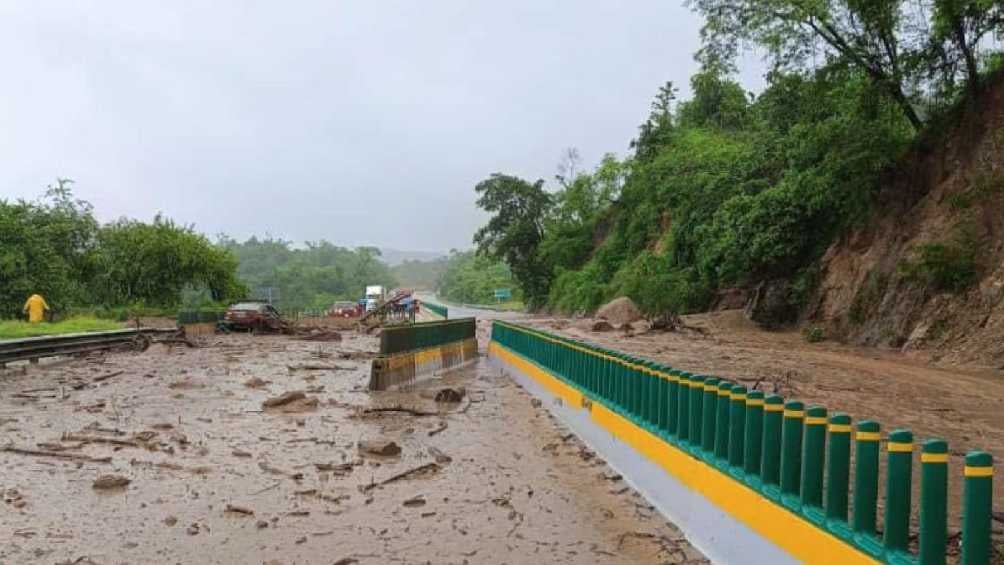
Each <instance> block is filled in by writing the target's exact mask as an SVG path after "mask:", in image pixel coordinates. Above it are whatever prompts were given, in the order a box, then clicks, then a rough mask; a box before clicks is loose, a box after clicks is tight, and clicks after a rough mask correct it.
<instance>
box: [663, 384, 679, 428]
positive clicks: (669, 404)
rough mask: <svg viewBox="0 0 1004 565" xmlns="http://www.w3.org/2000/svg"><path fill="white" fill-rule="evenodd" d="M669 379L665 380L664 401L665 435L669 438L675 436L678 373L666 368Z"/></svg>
mask: <svg viewBox="0 0 1004 565" xmlns="http://www.w3.org/2000/svg"><path fill="white" fill-rule="evenodd" d="M666 372H667V373H668V374H669V377H668V378H667V379H666V383H667V384H668V389H669V393H668V396H667V399H666V433H667V434H669V435H670V436H674V435H676V422H677V415H676V413H677V410H678V408H679V402H680V400H679V396H678V395H679V393H680V373H679V371H676V370H674V369H669V368H667V371H666Z"/></svg>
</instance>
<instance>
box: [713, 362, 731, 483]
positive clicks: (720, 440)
mask: <svg viewBox="0 0 1004 565" xmlns="http://www.w3.org/2000/svg"><path fill="white" fill-rule="evenodd" d="M733 386H735V385H734V384H733V383H730V382H729V381H725V380H723V381H719V383H718V403H717V406H718V408H717V411H718V416H717V418H718V421H717V422H715V458H716V459H717V460H718V461H719V462H720V463H721V464H723V465H724V464H727V463H728V460H729V434H730V433H731V432H732V430H731V428H730V427H729V414H730V413H731V412H732V400H731V396H732V387H733Z"/></svg>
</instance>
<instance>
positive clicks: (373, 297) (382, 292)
mask: <svg viewBox="0 0 1004 565" xmlns="http://www.w3.org/2000/svg"><path fill="white" fill-rule="evenodd" d="M385 300H387V290H386V289H385V288H384V287H382V286H380V285H373V286H367V287H366V311H367V312H371V311H373V310H376V309H377V307H378V306H380V305H381V304H383V303H384V301H385Z"/></svg>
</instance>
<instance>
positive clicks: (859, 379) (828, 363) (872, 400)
mask: <svg viewBox="0 0 1004 565" xmlns="http://www.w3.org/2000/svg"><path fill="white" fill-rule="evenodd" d="M682 322H683V324H682V326H681V327H680V328H679V329H678V330H677V331H672V332H662V331H647V329H646V327H645V324H644V323H638V324H635V326H636V327H634V328H631V329H623V330H617V331H606V332H597V331H592V329H591V328H592V324H593V321H592V320H577V321H573V320H567V319H536V320H533V321H532V322H531V323H532V325H536V326H538V327H540V328H541V329H543V330H547V331H552V332H557V333H563V334H565V335H569V336H573V337H576V338H579V339H584V340H586V341H589V342H592V343H596V344H599V345H603V346H606V347H610V348H612V349H617V350H620V351H625V352H629V353H634V354H636V355H639V356H641V357H646V358H649V359H653V360H657V361H660V362H665V363H667V364H669V365H671V366H673V367H676V368H679V369H683V370H686V371H690V372H694V373H699V374H709V375H715V376H718V377H723V378H728V379H731V380H733V381H737V382H739V383H741V384H744V385H746V386H747V387H750V388H753V387H756V388H758V389H759V390H763V391H765V392H767V393H777V394H781V395H782V396H784V397H786V398H788V399H797V400H801V401H803V402H805V403H806V405H810V404H821V405H823V406H826V407H827V408H828V409H829V410H830V413H831V414H832V413H833V412H835V411H843V412H847V413H849V414H850V415H851V416H852V417H853V418H854V419H855V420H863V419H874V420H877V421H879V422H880V423H881V424H882V426H883V430H884V431H890V430H893V429H895V428H899V427H903V428H909V429H911V430H912V431H913V433H914V438H915V441H916V443H917V445H918V448H917V449H918V452H919V444H920V443H921V442H922V441H923V440H925V439H927V438H930V437H941V438H944V439H946V440H947V441H948V443H949V450H950V452H951V458H950V460H949V465H950V471H949V472H950V485H949V490H950V492H949V509H950V512H951V519H950V533H952V534H954V533H956V532H958V531H959V529H960V527H961V519H960V518H961V517H960V511H961V500H962V498H961V495H962V492H961V491H962V468H963V466H964V460H963V456H964V455H965V453H966V452H967V451H968V450H971V449H983V450H986V451H989V452H991V453H993V455H994V458H995V459H996V461H997V462H998V466H1000V464H999V462H1001V461H1004V371H971V370H961V369H960V370H953V369H947V368H944V367H932V366H931V365H930V364H928V363H924V362H923V361H922V360H920V359H916V358H911V357H908V356H906V355H903V354H901V353H898V352H892V351H888V350H880V349H874V348H860V347H850V346H843V345H838V344H833V343H817V344H810V343H807V342H806V341H805V340H804V339H803V338H802V336H801V335H800V334H798V333H794V332H789V333H783V332H766V331H763V330H760V329H757V328H756V327H755V326H754V325H753V324H752V323H750V322H748V321H747V320H745V318H743V315H742V312H741V311H724V312H714V313H710V314H700V315H694V316H684V317H683V319H682ZM918 458H919V456H917V457H915V464H914V469H915V473H914V478H913V485H914V490H915V494H914V508H915V510H916V508H917V498H918V493H919V490H918V489H919V485H920V475H919V467H920V465H919V463H917V462H916V460H917V459H918ZM883 491H884V485H881V486H880V500H881V497H883V496H884V493H883ZM880 504H881V503H880ZM994 511H995V516H996V517H1001V516H1004V513H1001V511H1004V489H996V490H995V492H994ZM916 519H917V516H914V520H915V522H916ZM1000 520H1004V518H1001V519H1000ZM879 524H880V526H881V514H880V522H879ZM914 526H916V523H915V524H914ZM994 528H995V535H996V537H997V539H998V543H997V549H998V556H997V559H996V561H997V562H1001V561H1004V552H1002V550H1004V522H1002V521H996V522H995V524H994ZM955 539H956V541H957V539H958V538H955Z"/></svg>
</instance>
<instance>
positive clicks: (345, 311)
mask: <svg viewBox="0 0 1004 565" xmlns="http://www.w3.org/2000/svg"><path fill="white" fill-rule="evenodd" d="M362 310H363V308H361V307H360V306H359V304H357V303H355V302H352V301H351V300H346V301H342V302H335V303H334V304H332V305H331V310H330V314H331V315H332V316H334V317H336V318H357V317H359V315H360V314H362Z"/></svg>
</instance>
